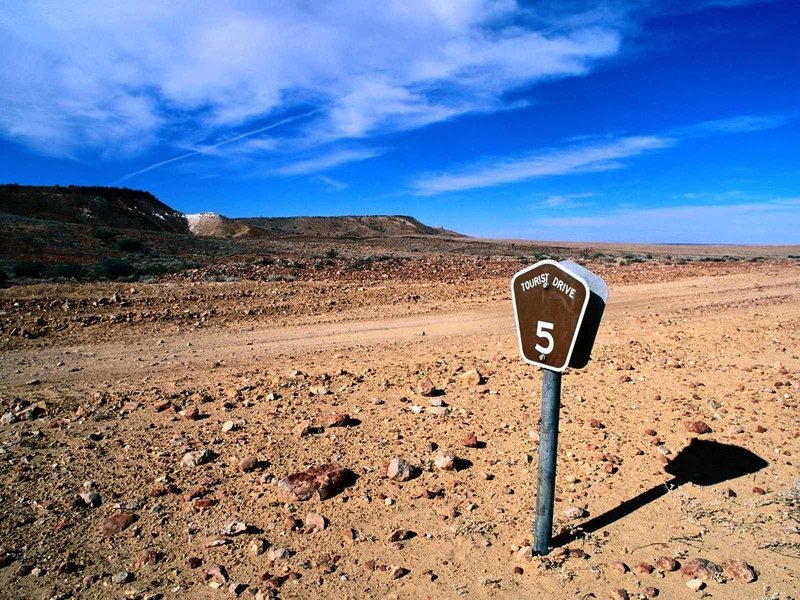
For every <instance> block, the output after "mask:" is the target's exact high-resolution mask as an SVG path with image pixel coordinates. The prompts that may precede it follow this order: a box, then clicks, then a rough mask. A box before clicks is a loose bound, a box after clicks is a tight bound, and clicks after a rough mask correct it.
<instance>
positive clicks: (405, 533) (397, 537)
mask: <svg viewBox="0 0 800 600" xmlns="http://www.w3.org/2000/svg"><path fill="white" fill-rule="evenodd" d="M416 535H417V534H416V533H415V532H413V531H411V530H409V529H395V530H394V531H393V532H392V535H390V536H389V541H390V542H402V541H404V540H410V539H411V538H413V537H414V536H416Z"/></svg>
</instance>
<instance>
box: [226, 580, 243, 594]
mask: <svg viewBox="0 0 800 600" xmlns="http://www.w3.org/2000/svg"><path fill="white" fill-rule="evenodd" d="M246 589H247V585H245V584H244V583H232V584H230V585H229V586H228V591H229V592H230V593H231V594H233V595H234V596H241V595H242V594H243V593H244V591H245V590H246Z"/></svg>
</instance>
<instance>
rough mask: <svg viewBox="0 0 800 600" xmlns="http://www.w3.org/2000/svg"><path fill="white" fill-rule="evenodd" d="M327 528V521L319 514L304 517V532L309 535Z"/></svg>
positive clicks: (309, 514)
mask: <svg viewBox="0 0 800 600" xmlns="http://www.w3.org/2000/svg"><path fill="white" fill-rule="evenodd" d="M327 526H328V520H327V519H326V518H325V517H323V516H322V515H321V514H319V513H308V514H307V515H306V531H307V532H309V533H319V532H320V531H323V530H324V529H325V528H326V527H327Z"/></svg>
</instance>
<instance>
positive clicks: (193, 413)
mask: <svg viewBox="0 0 800 600" xmlns="http://www.w3.org/2000/svg"><path fill="white" fill-rule="evenodd" d="M181 416H182V417H183V418H184V419H186V420H187V421H197V419H199V418H200V411H199V410H197V407H196V406H192V407H190V408H187V409H185V410H184V411H183V412H181Z"/></svg>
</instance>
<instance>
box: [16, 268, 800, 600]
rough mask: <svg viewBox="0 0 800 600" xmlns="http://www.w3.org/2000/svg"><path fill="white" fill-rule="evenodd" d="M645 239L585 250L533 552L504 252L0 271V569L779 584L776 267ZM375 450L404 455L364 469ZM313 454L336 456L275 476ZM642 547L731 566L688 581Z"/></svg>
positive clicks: (52, 586)
mask: <svg viewBox="0 0 800 600" xmlns="http://www.w3.org/2000/svg"><path fill="white" fill-rule="evenodd" d="M631 268H632V269H647V268H648V267H647V266H645V267H641V266H638V265H637V266H632V267H631ZM649 268H650V271H647V272H644V271H641V272H640V273H639V275H638V276H636V277H631V276H630V273H632V272H637V271H626V272H624V273H622V274H610V275H609V276H608V278H609V281H610V282H611V284H612V285H611V301H610V304H609V306H608V309H607V312H606V315H605V319H604V322H603V325H602V327H601V331H600V335H599V336H598V340H597V343H596V346H595V352H594V355H593V361H592V362H591V363H590V364H589V366H588V367H587V368H586V369H584V370H581V371H572V372H569V373H568V374H566V375H565V377H564V383H563V400H562V414H561V433H560V441H559V458H558V482H557V484H558V485H557V493H556V496H557V503H556V524H555V530H556V533H559V534H561V535H560V537H557V538H556V541H557V542H558V543H559V547H558V548H557V549H556V550H555V551H554V552H552V553H551V554H550V555H549V556H547V557H543V558H540V557H533V558H531V557H530V548H529V546H530V543H531V541H532V540H531V532H532V522H533V506H534V500H535V473H536V466H537V453H536V448H537V441H538V434H537V419H538V415H539V387H540V383H541V375H540V373H539V372H538V370H536V369H534V368H532V367H529V366H527V365H525V364H524V363H522V361H521V359H519V357H518V354H517V350H516V338H515V335H514V331H513V326H514V325H513V316H512V314H511V305H510V299H509V297H508V289H507V286H508V279H507V278H505V277H485V278H481V279H479V280H478V281H477V283H471V282H469V281H453V282H449V283H445V282H437V281H435V279H431V280H428V281H422V282H420V283H416V284H413V283H407V282H404V283H402V284H400V283H397V284H396V285H394V284H393V282H392V281H391V280H389V281H379V282H366V283H363V284H360V283H358V282H354V283H348V284H346V285H344V284H341V283H335V282H328V283H326V282H316V283H286V282H275V283H263V282H250V283H248V282H244V283H228V284H226V283H221V284H209V283H202V284H170V285H164V284H162V285H152V286H146V285H137V286H135V290H131V289H130V288H131V286H130V284H128V285H111V284H109V285H94V286H75V287H67V286H48V287H31V288H14V289H8V290H4V291H2V294H0V301H2V303H3V310H2V313H1V314H0V325H2V327H3V331H4V332H5V334H4V335H5V337H4V338H3V340H2V343H3V344H4V346H3V348H4V349H3V353H2V356H1V358H0V412H2V413H4V417H3V420H2V423H0V481H2V485H1V486H0V547H2V549H3V550H2V552H5V553H6V554H2V553H0V564H5V566H4V567H2V568H0V597H8V598H29V597H32V598H51V597H58V598H61V597H64V598H66V597H75V598H120V597H140V598H158V597H164V598H224V597H234V595H235V594H240V595H241V597H244V598H247V597H254V596H258V597H270V596H272V595H274V596H279V597H282V598H313V597H323V596H324V597H332V598H366V597H379V598H383V597H395V598H462V597H469V598H506V597H507V598H512V597H513V598H520V597H522V598H624V597H626V594H627V597H629V598H645V597H650V596H652V595H653V594H655V593H657V594H658V597H660V598H695V597H703V596H704V595H705V596H709V597H715V598H733V599H744V598H748V599H749V598H759V599H760V598H776V599H778V598H781V599H784V598H787V599H788V598H794V597H797V596H798V592H797V589H798V586H797V583H796V582H797V580H798V577H800V488H798V481H800V472H798V453H800V409H799V408H798V396H800V356H798V355H799V354H800V267H798V266H796V265H792V264H791V263H787V262H785V261H784V262H766V263H739V264H730V265H725V266H724V268H723V267H716V266H714V265H703V266H702V268H701V267H700V266H698V267H696V268H693V269H687V270H676V271H670V272H669V273H665V272H653V269H656V267H649ZM467 279H468V278H467ZM636 281H639V282H640V283H636ZM641 282H644V283H641ZM115 292H116V293H117V294H118V296H116V297H114V293H115ZM65 303H66V304H65ZM131 313H133V314H134V315H135V316H134V317H131V316H130V314H131ZM93 316H94V317H97V318H94V317H93ZM89 317H92V318H89ZM15 328H16V329H17V333H16V334H14V335H12V334H11V332H12V331H13V330H14V329H15ZM26 328H27V330H28V331H29V332H30V333H32V334H33V335H30V336H27V337H26V336H24V335H21V334H20V331H22V330H23V329H26ZM473 369H474V370H477V371H478V372H479V373H480V382H479V383H476V381H474V380H473V377H474V374H471V373H470V371H472V370H473ZM425 378H430V380H431V381H432V382H433V384H434V385H435V387H436V388H437V389H438V390H440V395H436V396H433V397H426V396H423V395H421V394H420V393H419V392H420V391H421V389H420V388H419V386H418V384H419V383H420V381H421V380H423V379H425ZM334 413H335V414H339V415H342V414H346V415H348V417H349V418H348V419H347V424H346V425H345V426H336V425H339V423H335V421H337V420H344V419H333V418H331V417H330V415H331V414H334ZM306 420H307V421H308V422H305V423H304V421H306ZM226 422H231V424H232V428H231V429H230V430H227V429H229V428H230V427H231V424H229V425H228V426H227V427H224V424H225V423H226ZM695 422H702V423H704V424H705V425H707V426H708V428H709V429H710V430H711V431H710V432H708V433H697V432H691V431H689V428H687V424H689V423H695ZM298 425H299V427H298ZM691 429H695V430H698V429H699V430H700V431H702V430H703V429H702V428H698V426H692V427H691ZM473 432H474V434H475V436H476V437H477V440H478V442H479V443H478V444H477V447H467V446H465V445H464V442H465V441H466V439H467V438H468V437H469V436H470V434H471V433H473ZM692 440H695V441H692ZM474 445H475V444H470V446H474ZM204 449H208V450H210V451H212V452H213V455H210V456H213V458H211V460H210V461H209V462H207V463H205V464H200V465H195V466H191V465H187V464H184V463H186V462H190V461H189V459H187V458H186V454H187V453H190V452H197V451H202V450H204ZM447 451H450V452H452V453H453V454H455V455H456V456H457V457H458V458H459V459H461V460H460V461H458V462H457V466H458V469H457V470H453V471H449V470H442V469H440V468H438V467H437V466H436V464H435V462H436V459H437V458H438V457H439V456H440V455H441V454H442V453H445V452H447ZM248 457H251V458H250V460H249V461H243V459H245V458H248ZM395 457H401V458H403V459H405V460H407V461H408V462H410V463H411V464H412V465H413V466H415V467H417V468H418V472H417V474H416V476H415V477H414V478H412V479H410V480H409V481H395V480H392V479H389V478H387V477H386V473H387V464H388V463H389V462H390V461H391V460H392V459H393V458H395ZM190 458H191V456H190ZM254 459H255V460H254ZM328 463H333V464H336V465H339V466H341V467H343V468H345V469H348V470H349V471H350V472H351V473H350V474H349V477H348V478H347V479H348V480H347V481H346V483H347V484H350V485H348V486H346V487H344V488H343V489H336V490H334V491H335V492H336V493H335V494H334V495H333V496H332V497H330V498H328V499H325V500H320V499H319V498H318V497H316V496H314V497H312V498H311V499H309V500H306V501H301V500H297V499H287V497H286V496H285V495H284V494H283V493H282V492H281V486H279V485H278V482H279V481H280V480H282V479H283V478H285V477H286V476H288V475H290V474H292V473H295V472H298V471H302V470H305V469H308V468H309V467H315V466H319V465H324V464H328ZM673 477H675V478H673ZM664 484H669V485H666V486H665V485H664ZM91 491H96V492H97V494H98V495H99V499H97V498H94V497H93V496H90V495H89V494H88V492H91ZM80 494H84V498H81V497H80ZM87 499H88V500H89V502H88V503H89V504H97V503H98V500H99V505H98V506H87ZM576 508H577V509H580V510H575V509H576ZM569 509H571V510H569ZM120 514H129V515H133V518H134V519H135V521H133V522H132V523H126V527H125V528H124V529H121V530H120V531H115V530H114V527H113V526H114V525H117V528H119V526H120V524H121V523H122V521H121V520H120V518H119V515H120ZM320 516H321V517H322V519H321V521H322V523H320V518H319V517H320ZM110 517H115V519H112V520H110V521H109V520H108V519H109V518H110ZM598 517H599V518H600V520H599V521H598V520H594V519H597V518H598ZM604 517H605V518H604ZM231 522H241V523H243V524H244V525H246V526H247V529H246V531H244V532H242V533H238V534H237V531H236V529H237V527H236V526H234V527H232V528H231V527H228V530H227V532H226V533H227V534H225V535H223V534H222V533H221V532H222V530H223V529H224V528H226V526H229V525H230V524H231ZM323 524H324V529H321V530H320V527H318V526H317V527H315V525H323ZM104 527H105V529H106V531H105V532H104V530H103V529H104ZM403 530H405V531H403ZM259 540H261V541H262V542H263V545H262V546H259V543H260V542H259ZM565 549H566V550H565ZM262 550H263V551H262ZM661 557H670V558H674V559H676V560H677V561H678V563H679V564H680V565H681V566H682V567H691V565H692V559H694V558H696V557H700V558H704V559H707V560H709V561H711V562H713V563H715V564H717V565H720V566H722V565H723V564H724V563H725V562H726V561H728V560H730V559H743V560H745V561H746V562H747V564H748V565H750V566H751V567H752V568H753V569H754V574H755V575H756V580H755V581H753V582H751V583H743V582H741V581H739V580H738V579H737V578H736V577H735V576H733V574H732V572H731V571H730V569H728V570H724V569H723V570H721V571H720V573H719V574H717V575H716V577H715V576H714V575H713V573H712V575H710V576H707V577H706V579H707V580H706V581H704V582H703V586H704V587H703V589H702V590H700V591H692V590H691V589H690V588H689V587H687V581H689V580H690V579H691V578H692V577H691V576H690V575H688V574H683V573H682V572H681V570H677V571H674V572H672V571H669V570H668V569H669V568H671V567H670V566H669V565H668V562H669V561H665V560H660V561H659V560H658V559H659V558H661ZM621 563H624V565H625V568H623V567H622V565H621ZM219 567H222V569H220V568H219ZM649 567H654V568H653V569H652V572H651V573H648V572H647V571H648V570H651V569H650V568H649ZM712 568H713V567H712ZM623 571H626V572H623ZM223 574H224V576H223ZM697 574H698V573H695V575H697ZM699 575H700V578H701V579H702V578H703V577H704V576H705V575H704V573H703V572H700V573H699ZM237 584H240V585H237ZM649 588H655V590H657V592H656V591H654V590H653V589H649Z"/></svg>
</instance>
